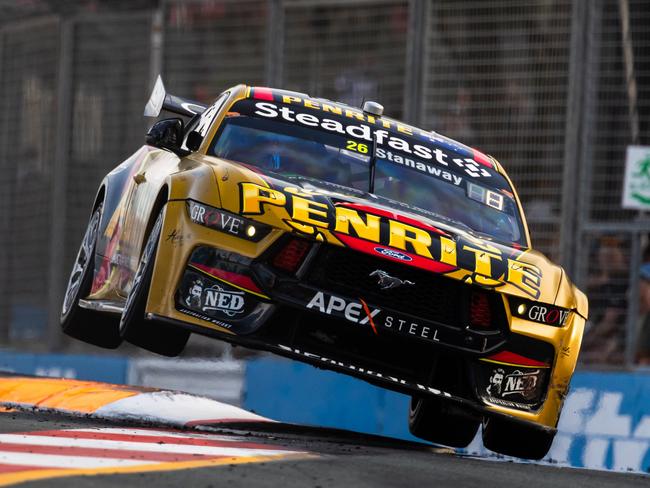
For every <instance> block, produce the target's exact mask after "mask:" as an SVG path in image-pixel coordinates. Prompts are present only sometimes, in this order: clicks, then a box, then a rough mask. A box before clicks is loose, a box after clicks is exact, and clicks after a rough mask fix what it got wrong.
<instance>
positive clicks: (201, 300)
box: [184, 280, 246, 317]
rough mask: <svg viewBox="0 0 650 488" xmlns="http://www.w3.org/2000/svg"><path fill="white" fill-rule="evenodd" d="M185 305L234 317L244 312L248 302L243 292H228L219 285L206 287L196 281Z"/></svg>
mask: <svg viewBox="0 0 650 488" xmlns="http://www.w3.org/2000/svg"><path fill="white" fill-rule="evenodd" d="M184 303H185V305H187V306H188V307H191V308H196V309H199V310H201V311H203V312H221V313H223V314H225V315H227V316H229V317H233V316H235V315H237V314H240V313H242V312H243V311H244V305H245V304H246V300H245V298H244V292H243V291H230V290H226V289H225V288H224V287H223V286H221V285H219V284H215V285H212V286H210V287H205V286H204V283H203V281H202V280H195V281H194V283H193V284H192V286H190V288H189V290H188V293H187V295H186V296H185V298H184Z"/></svg>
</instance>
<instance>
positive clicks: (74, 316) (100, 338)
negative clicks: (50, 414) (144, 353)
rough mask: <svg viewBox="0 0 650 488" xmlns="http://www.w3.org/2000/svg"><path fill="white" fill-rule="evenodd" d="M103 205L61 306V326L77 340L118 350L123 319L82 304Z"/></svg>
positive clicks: (90, 279) (90, 227)
mask: <svg viewBox="0 0 650 488" xmlns="http://www.w3.org/2000/svg"><path fill="white" fill-rule="evenodd" d="M101 216H102V205H99V206H98V207H97V208H96V209H95V211H94V212H93V214H92V216H91V217H90V221H89V222H88V227H87V228H86V232H85V234H84V237H83V240H82V241H81V246H80V247H79V252H78V253H77V258H76V259H75V262H74V266H73V267H72V273H70V279H69V280H68V286H67V288H66V291H65V296H64V298H63V306H62V309H61V329H62V330H63V332H64V333H65V334H66V335H69V336H70V337H74V338H75V339H79V340H82V341H84V342H88V343H90V344H94V345H96V346H100V347H105V348H107V349H115V348H116V347H118V346H119V345H120V344H121V343H122V339H121V338H120V334H119V319H118V318H117V317H116V316H113V315H108V314H103V313H100V312H95V311H92V310H88V309H85V308H81V307H80V306H79V300H81V299H83V298H84V297H86V296H88V294H89V293H90V289H91V287H92V282H93V274H94V268H95V247H96V244H97V234H98V232H99V222H100V220H101Z"/></svg>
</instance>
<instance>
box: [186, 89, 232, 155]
mask: <svg viewBox="0 0 650 488" xmlns="http://www.w3.org/2000/svg"><path fill="white" fill-rule="evenodd" d="M229 95H230V92H225V93H222V94H221V96H220V97H219V98H218V99H217V101H216V102H214V103H213V104H212V105H210V106H209V107H208V108H207V109H205V112H203V113H202V114H201V115H199V116H197V117H194V118H192V120H190V122H189V124H188V125H187V131H186V133H185V139H184V140H183V146H182V148H183V149H187V150H189V151H196V150H197V149H198V148H199V146H200V145H201V142H203V138H204V137H205V136H206V134H207V133H208V130H209V129H210V126H211V125H212V121H213V120H214V117H215V116H216V115H217V114H218V113H219V110H221V107H222V106H223V104H224V102H225V101H226V100H227V99H228V96H229Z"/></svg>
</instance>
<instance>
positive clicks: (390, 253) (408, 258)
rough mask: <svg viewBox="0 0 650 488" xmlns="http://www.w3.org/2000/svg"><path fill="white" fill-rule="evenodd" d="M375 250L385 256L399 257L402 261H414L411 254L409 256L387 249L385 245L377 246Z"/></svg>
mask: <svg viewBox="0 0 650 488" xmlns="http://www.w3.org/2000/svg"><path fill="white" fill-rule="evenodd" d="M375 252H378V253H379V254H382V255H383V256H388V257H389V258H395V259H399V260H400V261H413V258H412V257H411V256H407V255H406V254H404V253H401V252H399V251H393V250H392V249H386V248H385V247H376V248H375Z"/></svg>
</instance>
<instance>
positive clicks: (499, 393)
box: [486, 368, 541, 401]
mask: <svg viewBox="0 0 650 488" xmlns="http://www.w3.org/2000/svg"><path fill="white" fill-rule="evenodd" d="M540 374H541V370H540V369H535V370H532V371H531V370H525V371H521V370H518V369H516V370H514V371H512V372H510V373H506V371H505V369H504V368H496V369H495V370H493V371H492V374H491V376H490V379H489V381H488V386H487V388H486V391H487V393H488V395H490V396H492V397H497V398H506V397H510V396H511V395H521V396H522V397H523V398H524V399H525V400H528V401H530V400H533V399H534V398H535V397H536V396H537V393H538V392H537V387H538V385H539V384H540Z"/></svg>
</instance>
